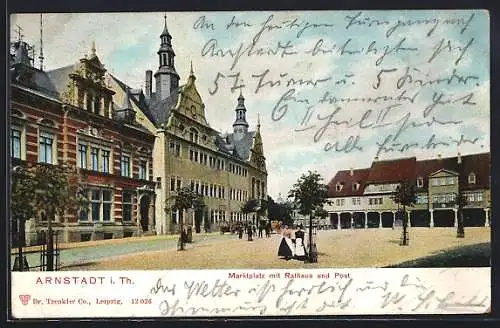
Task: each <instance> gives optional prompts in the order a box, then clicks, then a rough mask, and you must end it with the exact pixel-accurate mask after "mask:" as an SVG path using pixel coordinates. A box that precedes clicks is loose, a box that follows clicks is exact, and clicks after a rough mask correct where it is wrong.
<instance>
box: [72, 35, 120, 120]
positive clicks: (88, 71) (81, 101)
mask: <svg viewBox="0 0 500 328" xmlns="http://www.w3.org/2000/svg"><path fill="white" fill-rule="evenodd" d="M105 73H106V69H105V68H104V65H103V64H102V63H101V61H100V60H99V57H98V56H97V53H96V49H95V43H94V42H92V49H91V52H90V56H87V55H85V56H84V57H83V58H81V59H80V60H79V62H78V63H77V64H76V65H75V66H73V69H72V71H71V72H70V73H69V79H68V83H67V86H66V90H65V91H64V93H63V101H64V102H66V103H68V104H70V105H73V106H75V107H79V108H81V109H84V110H86V111H88V112H91V113H93V114H95V115H99V116H104V117H108V118H111V112H112V97H113V95H114V94H115V92H114V91H113V90H111V89H110V88H109V87H108V86H107V85H106V82H105Z"/></svg>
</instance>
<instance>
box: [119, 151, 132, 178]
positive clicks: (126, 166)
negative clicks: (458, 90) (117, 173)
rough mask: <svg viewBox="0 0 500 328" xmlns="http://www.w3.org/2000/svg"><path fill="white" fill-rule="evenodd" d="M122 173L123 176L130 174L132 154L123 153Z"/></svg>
mask: <svg viewBox="0 0 500 328" xmlns="http://www.w3.org/2000/svg"><path fill="white" fill-rule="evenodd" d="M120 163H121V174H122V176H123V177H129V176H130V156H126V155H122V158H121V161H120Z"/></svg>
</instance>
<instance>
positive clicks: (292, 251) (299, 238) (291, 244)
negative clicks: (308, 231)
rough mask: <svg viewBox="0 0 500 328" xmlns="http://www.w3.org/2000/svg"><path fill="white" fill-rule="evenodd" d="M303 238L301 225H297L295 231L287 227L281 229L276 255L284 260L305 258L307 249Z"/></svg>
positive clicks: (303, 233)
mask: <svg viewBox="0 0 500 328" xmlns="http://www.w3.org/2000/svg"><path fill="white" fill-rule="evenodd" d="M304 240H305V232H304V228H303V226H302V225H299V226H298V229H297V230H295V231H292V230H289V229H284V230H282V238H281V243H280V246H279V248H278V256H279V257H282V258H284V259H286V260H291V259H297V260H301V261H303V260H305V259H306V258H307V250H306V246H305V243H304Z"/></svg>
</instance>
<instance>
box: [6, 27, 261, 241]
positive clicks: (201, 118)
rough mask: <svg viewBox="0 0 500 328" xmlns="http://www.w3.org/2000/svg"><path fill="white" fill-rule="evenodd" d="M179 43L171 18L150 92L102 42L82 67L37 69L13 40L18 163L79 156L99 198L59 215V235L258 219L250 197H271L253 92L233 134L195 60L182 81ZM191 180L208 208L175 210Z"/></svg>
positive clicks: (76, 161)
mask: <svg viewBox="0 0 500 328" xmlns="http://www.w3.org/2000/svg"><path fill="white" fill-rule="evenodd" d="M171 41H172V37H171V35H170V33H169V31H168V29H167V25H166V19H165V25H164V29H163V32H162V33H161V35H160V47H159V50H158V52H157V54H158V69H157V71H156V72H155V73H154V75H153V72H152V71H149V70H148V71H146V84H145V90H144V91H143V90H141V89H134V88H131V87H129V86H128V85H127V84H126V83H124V82H122V81H121V80H120V79H119V78H117V77H116V76H114V75H112V74H109V72H107V70H106V69H105V68H104V64H103V63H102V62H101V60H100V59H99V57H98V55H97V51H96V49H95V45H94V44H92V46H91V47H90V45H89V48H91V50H90V53H89V54H85V55H84V56H83V57H82V58H81V59H80V60H78V61H77V62H76V63H75V64H74V65H69V66H65V67H61V68H57V69H54V70H50V71H44V70H43V69H42V68H40V69H39V68H36V67H34V59H33V58H34V53H33V51H32V49H33V47H32V46H30V45H28V44H27V43H26V42H24V41H22V40H21V39H19V40H17V41H16V42H13V44H12V52H11V62H10V77H11V123H12V124H11V137H10V155H11V159H12V166H17V165H21V166H23V165H27V164H29V163H46V164H48V165H58V164H60V163H62V162H68V163H70V164H73V165H75V166H77V167H78V168H79V169H80V172H82V173H83V181H84V182H82V184H84V188H85V190H86V195H87V198H88V199H89V201H90V204H89V206H88V208H86V209H83V210H82V211H80V212H79V213H67V214H66V215H65V216H64V217H63V218H59V217H58V218H56V219H55V220H56V222H55V223H54V230H56V231H61V232H62V233H61V234H60V235H62V236H63V237H62V239H61V237H60V239H59V240H63V241H84V240H91V239H92V240H93V239H107V238H121V237H127V236H133V235H142V234H167V233H175V232H178V231H179V223H180V222H181V218H183V219H184V222H185V223H187V224H190V225H194V226H197V227H198V228H201V229H203V228H204V227H205V228H208V229H216V228H217V227H218V225H220V224H222V223H223V222H224V223H229V222H231V221H243V220H247V219H255V218H254V216H252V217H249V215H246V214H243V213H242V210H241V209H242V207H243V205H244V204H245V202H246V201H247V200H249V199H257V200H260V199H266V198H267V171H266V162H265V157H264V150H263V143H262V136H261V134H260V123H259V122H257V126H256V130H255V131H250V130H249V124H248V122H247V120H246V111H247V109H246V107H245V99H244V98H243V95H242V94H240V96H239V97H238V99H237V103H236V105H235V109H234V111H233V110H232V109H228V111H227V115H234V116H235V119H234V124H233V133H226V134H221V133H220V132H218V131H217V130H215V129H214V128H212V127H211V126H210V124H209V123H208V122H207V119H206V116H205V110H206V109H205V104H204V102H203V100H202V97H201V96H200V94H199V92H198V91H197V89H196V85H195V81H196V77H195V75H194V72H193V69H192V67H191V71H190V74H189V76H188V77H187V81H186V83H185V84H183V85H180V84H179V81H180V76H179V74H178V73H177V72H176V69H175V61H174V57H175V53H174V50H173V48H172V43H171ZM153 77H154V79H155V82H156V83H155V90H154V92H153V87H152V82H153V81H152V80H153ZM181 187H190V188H191V189H192V190H194V191H196V192H197V193H199V194H201V195H202V196H203V200H204V203H205V205H206V206H205V208H204V209H203V210H201V211H199V212H198V213H193V211H192V210H189V211H187V212H186V213H179V212H174V211H172V210H171V208H172V205H173V203H174V197H175V195H176V194H177V191H178V190H179V188H181ZM46 227H47V221H46V218H44V216H43V215H38V216H37V217H35V218H32V219H30V220H28V222H27V225H26V230H27V243H28V244H34V243H37V242H40V241H39V240H38V241H37V238H38V237H37V232H39V231H43V230H44V229H46Z"/></svg>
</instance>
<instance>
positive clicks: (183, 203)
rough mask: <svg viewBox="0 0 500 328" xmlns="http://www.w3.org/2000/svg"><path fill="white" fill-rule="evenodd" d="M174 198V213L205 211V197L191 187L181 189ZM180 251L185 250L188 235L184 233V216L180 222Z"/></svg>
mask: <svg viewBox="0 0 500 328" xmlns="http://www.w3.org/2000/svg"><path fill="white" fill-rule="evenodd" d="M173 198H174V205H173V206H172V210H173V211H177V210H178V211H181V212H182V211H184V210H188V209H191V208H192V209H194V210H200V209H203V208H204V206H205V203H204V202H203V197H202V196H201V195H199V194H197V193H196V192H194V191H193V190H191V188H189V187H184V188H181V189H179V190H178V191H177V195H176V196H174V197H173ZM180 234H181V236H180V250H184V243H185V242H186V238H187V235H185V232H184V216H181V220H180Z"/></svg>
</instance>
